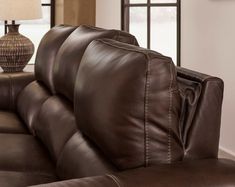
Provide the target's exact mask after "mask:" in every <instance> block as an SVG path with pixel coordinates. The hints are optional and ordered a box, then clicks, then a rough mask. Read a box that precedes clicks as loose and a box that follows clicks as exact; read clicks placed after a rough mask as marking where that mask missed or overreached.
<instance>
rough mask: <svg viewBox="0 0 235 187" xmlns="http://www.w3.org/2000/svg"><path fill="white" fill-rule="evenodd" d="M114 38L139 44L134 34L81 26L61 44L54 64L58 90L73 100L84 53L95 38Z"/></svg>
mask: <svg viewBox="0 0 235 187" xmlns="http://www.w3.org/2000/svg"><path fill="white" fill-rule="evenodd" d="M99 38H113V39H115V40H119V41H122V42H127V43H131V44H136V45H138V43H137V41H136V39H135V37H134V36H132V35H130V34H127V33H125V32H122V31H118V30H105V29H100V28H96V27H91V26H86V25H81V26H79V27H78V28H77V29H76V30H75V31H74V32H73V33H72V34H71V35H70V36H69V37H68V38H67V39H66V40H65V42H64V43H63V45H62V46H61V48H60V50H59V52H58V54H57V57H56V60H55V66H54V83H55V89H56V92H57V93H59V94H62V95H64V96H65V97H67V98H68V99H69V100H71V101H73V93H74V84H75V78H76V74H77V71H78V67H79V64H80V61H81V58H82V56H83V53H84V51H85V49H86V48H87V46H88V45H89V43H90V42H91V41H92V40H94V39H99Z"/></svg>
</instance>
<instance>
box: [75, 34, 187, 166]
mask: <svg viewBox="0 0 235 187" xmlns="http://www.w3.org/2000/svg"><path fill="white" fill-rule="evenodd" d="M76 80H77V81H76V86H75V97H74V99H75V115H76V118H77V120H78V123H77V125H78V128H79V129H80V130H81V131H82V132H83V133H84V134H85V135H86V136H88V137H89V138H90V139H91V140H92V141H93V142H94V143H95V144H96V145H97V146H98V147H99V148H100V149H101V150H102V151H103V152H104V153H105V155H106V156H107V157H108V158H110V159H111V161H112V162H113V164H114V165H115V166H116V167H117V168H118V169H120V170H125V169H130V168H136V167H141V166H151V165H153V164H156V163H159V162H165V163H171V162H173V161H178V160H181V159H182V157H183V148H182V144H181V140H180V134H179V117H180V106H181V105H180V101H181V100H180V95H179V92H178V88H177V82H176V72H175V67H174V64H173V63H172V60H171V59H170V58H168V57H165V56H163V55H161V54H159V53H156V52H153V51H149V50H146V49H142V48H139V47H136V46H130V45H128V44H124V43H121V42H117V41H114V40H109V39H104V40H96V41H93V42H92V43H91V44H90V45H89V46H88V48H87V50H86V52H85V53H84V56H83V59H82V62H81V65H80V68H79V71H78V75H77V78H76ZM120 140H121V141H120Z"/></svg>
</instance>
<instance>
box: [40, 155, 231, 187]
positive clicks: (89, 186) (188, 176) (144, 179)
mask: <svg viewBox="0 0 235 187" xmlns="http://www.w3.org/2000/svg"><path fill="white" fill-rule="evenodd" d="M62 186H63V187H93V186H96V187H146V186H149V187H154V186H161V187H188V186H190V187H202V186H203V187H215V186H216V187H220V186H221V187H224V186H235V162H233V161H230V160H225V159H221V160H217V159H211V160H195V161H187V162H179V163H175V164H159V165H157V166H155V167H149V168H140V169H136V170H129V171H126V172H122V173H117V174H111V175H105V176H99V177H89V178H82V179H74V180H68V181H61V182H57V183H50V184H44V185H38V186H37V187H62ZM35 187H36V186H35Z"/></svg>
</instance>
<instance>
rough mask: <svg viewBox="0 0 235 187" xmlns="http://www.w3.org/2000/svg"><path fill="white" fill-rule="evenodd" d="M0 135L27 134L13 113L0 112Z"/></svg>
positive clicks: (24, 127) (26, 130)
mask: <svg viewBox="0 0 235 187" xmlns="http://www.w3.org/2000/svg"><path fill="white" fill-rule="evenodd" d="M0 133H25V134H27V133H28V129H27V128H26V126H25V125H24V124H23V122H22V121H21V119H20V118H19V117H18V116H17V115H16V114H15V113H13V112H7V111H0Z"/></svg>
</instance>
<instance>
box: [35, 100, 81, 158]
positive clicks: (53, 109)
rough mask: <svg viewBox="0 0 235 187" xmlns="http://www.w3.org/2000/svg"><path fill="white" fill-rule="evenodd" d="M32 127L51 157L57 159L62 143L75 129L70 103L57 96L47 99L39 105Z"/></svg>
mask: <svg viewBox="0 0 235 187" xmlns="http://www.w3.org/2000/svg"><path fill="white" fill-rule="evenodd" d="M34 129H35V133H36V135H37V137H39V139H40V140H41V141H42V142H43V143H44V145H45V146H46V147H47V148H48V150H49V152H50V154H51V156H52V158H53V159H54V160H55V161H57V158H58V156H59V154H60V152H61V150H62V148H63V146H64V144H65V143H66V142H67V140H68V139H69V138H70V137H71V136H72V135H73V134H74V133H75V132H76V131H77V127H76V122H75V117H74V114H73V107H72V105H71V103H69V102H68V101H67V100H66V99H64V98H61V97H58V96H52V97H50V98H49V99H47V101H45V102H44V104H43V105H42V107H41V110H40V112H39V114H38V119H37V120H36V122H35V125H34Z"/></svg>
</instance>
